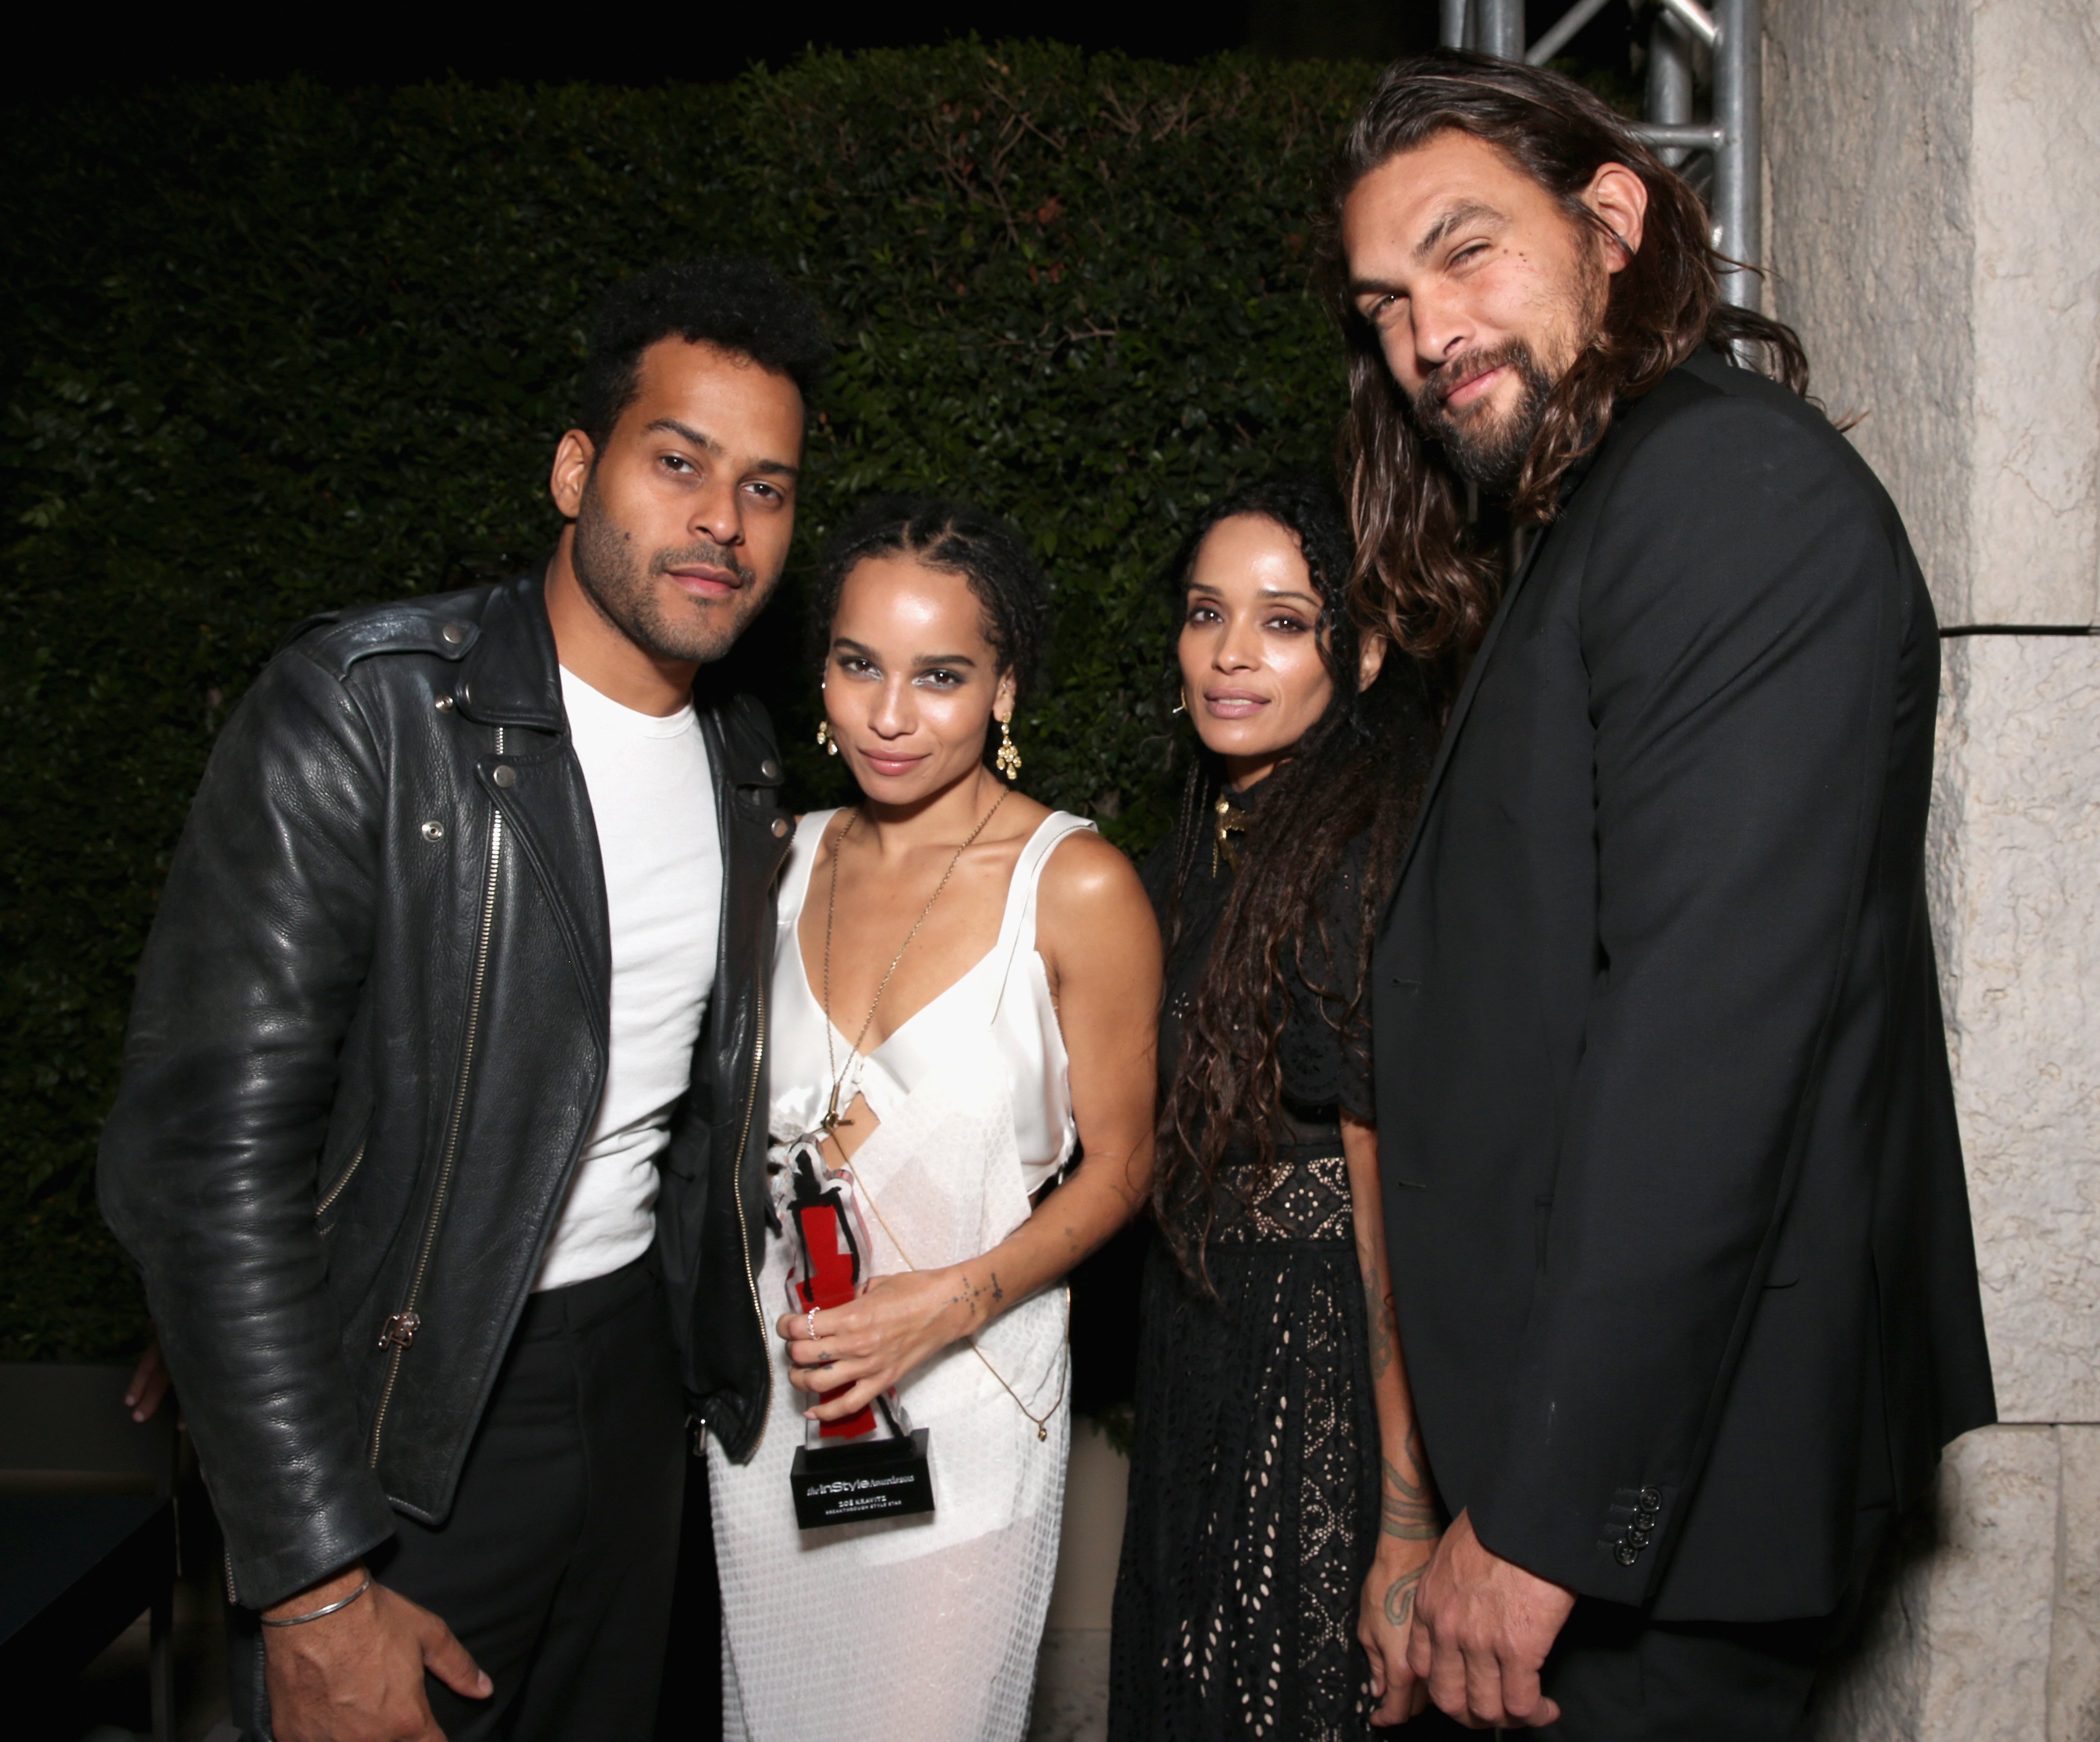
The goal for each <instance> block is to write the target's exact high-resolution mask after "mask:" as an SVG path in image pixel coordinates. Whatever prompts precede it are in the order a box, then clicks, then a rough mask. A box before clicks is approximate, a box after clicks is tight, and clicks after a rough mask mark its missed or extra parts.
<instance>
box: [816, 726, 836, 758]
mask: <svg viewBox="0 0 2100 1742" xmlns="http://www.w3.org/2000/svg"><path fill="white" fill-rule="evenodd" d="M817 742H818V743H820V744H822V745H823V747H824V748H825V749H827V750H828V751H830V752H831V753H832V755H833V756H836V755H837V754H838V753H839V741H838V740H837V739H836V738H834V737H832V722H831V721H828V720H821V721H818V723H817Z"/></svg>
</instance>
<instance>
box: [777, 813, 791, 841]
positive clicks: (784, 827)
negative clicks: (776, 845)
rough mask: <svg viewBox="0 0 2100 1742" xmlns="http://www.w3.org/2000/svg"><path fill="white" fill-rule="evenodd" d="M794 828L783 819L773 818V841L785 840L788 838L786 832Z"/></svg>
mask: <svg viewBox="0 0 2100 1742" xmlns="http://www.w3.org/2000/svg"><path fill="white" fill-rule="evenodd" d="M794 826H795V825H794V824H793V823H792V822H789V821H788V820H787V818H785V817H775V818H774V819H773V838H774V840H786V839H787V831H788V830H790V829H791V828H792V827H794Z"/></svg>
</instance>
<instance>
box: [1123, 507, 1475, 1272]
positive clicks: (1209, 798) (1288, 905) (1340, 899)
mask: <svg viewBox="0 0 2100 1742" xmlns="http://www.w3.org/2000/svg"><path fill="white" fill-rule="evenodd" d="M1240 514H1258V515H1260V516H1262V517H1264V518H1266V519H1268V520H1272V521H1273V522H1275V523H1276V524H1277V525H1278V526H1280V527H1283V528H1285V529H1286V531H1289V532H1290V533H1292V534H1294V535H1295V536H1296V538H1297V540H1298V546H1299V551H1300V552H1301V553H1303V555H1304V558H1305V567H1306V568H1307V570H1308V571H1309V572H1310V574H1311V576H1312V586H1313V590H1314V591H1315V592H1316V593H1317V594H1318V595H1319V598H1320V602H1321V606H1320V620H1319V624H1318V625H1317V635H1318V638H1319V647H1320V655H1321V659H1322V660H1323V661H1324V663H1325V664H1326V668H1327V670H1328V673H1329V675H1330V677H1332V678H1333V679H1334V683H1335V693H1334V698H1333V699H1332V700H1331V701H1330V703H1328V705H1327V708H1326V712H1324V713H1323V714H1321V717H1320V718H1319V720H1318V721H1317V722H1316V723H1315V724H1314V725H1313V726H1312V729H1311V730H1309V731H1308V732H1307V733H1306V734H1305V735H1304V738H1302V739H1299V742H1298V744H1297V747H1296V748H1295V750H1293V751H1292V752H1291V753H1290V756H1288V757H1286V759H1285V761H1283V762H1282V765H1280V766H1279V767H1278V768H1277V770H1276V772H1275V773H1274V774H1271V775H1270V776H1269V777H1268V781H1267V782H1266V783H1264V787H1263V789H1262V796H1261V808H1260V812H1259V813H1258V814H1257V816H1256V818H1255V822H1254V826H1253V827H1251V828H1250V829H1249V830H1248V831H1247V832H1246V834H1245V835H1244V836H1242V837H1241V846H1240V853H1239V868H1238V871H1237V875H1235V877H1234V879H1233V887H1232V890H1231V893H1229V896H1228V897H1227V898H1226V902H1225V906H1224V913H1223V914H1222V915H1221V916H1220V920H1219V922H1218V925H1217V928H1216V930H1215V933H1214V934H1213V936H1212V939H1211V945H1210V954H1209V955H1208V958H1207V961H1206V963H1205V965H1204V968H1203V969H1202V978H1201V979H1200V981H1198V985H1197V988H1196V991H1195V995H1194V997H1193V999H1192V1000H1191V1003H1190V1007H1189V1012H1188V1015H1187V1017H1185V1020H1184V1022H1183V1025H1182V1030H1181V1039H1182V1045H1181V1056H1180V1060H1179V1061H1178V1063H1177V1065H1176V1070H1175V1073H1174V1077H1173V1081H1172V1083H1171V1087H1169V1089H1168V1091H1167V1094H1166V1096H1165V1097H1164V1105H1162V1109H1161V1111H1160V1119H1159V1133H1158V1135H1159V1146H1158V1167H1157V1171H1155V1173H1154V1183H1153V1207H1154V1211H1155V1212H1156V1214H1157V1215H1158V1220H1159V1225H1160V1227H1161V1228H1162V1229H1163V1230H1164V1231H1165V1233H1166V1235H1167V1241H1168V1243H1169V1244H1170V1246H1172V1248H1173V1249H1174V1250H1175V1252H1176V1256H1177V1257H1178V1258H1179V1259H1180V1262H1181V1264H1182V1265H1183V1267H1184V1268H1185V1270H1187V1271H1188V1272H1189V1274H1191V1275H1192V1276H1194V1277H1202V1274H1203V1249H1204V1246H1205V1244H1206V1242H1207V1239H1208V1237H1209V1233H1210V1229H1211V1218H1212V1216H1213V1215H1214V1214H1215V1207H1216V1205H1217V1201H1218V1193H1217V1188H1218V1187H1219V1186H1220V1184H1223V1185H1224V1186H1226V1187H1227V1188H1228V1189H1239V1188H1241V1187H1242V1186H1243V1185H1244V1184H1246V1175H1245V1168H1244V1166H1243V1165H1242V1164H1243V1162H1245V1160H1246V1156H1247V1155H1248V1153H1250V1152H1251V1154H1252V1155H1253V1156H1254V1157H1255V1158H1258V1159H1259V1158H1267V1157H1268V1156H1269V1155H1271V1154H1273V1151H1274V1145H1275V1143H1276V1140H1277V1136H1279V1134H1280V1132H1281V1131H1282V1123H1283V1113H1284V1108H1283V1101H1282V1089H1283V1073H1282V1063H1281V1060H1280V1058H1279V1056H1278V1052H1277V1043H1278V1040H1279V1038H1280V1036H1281V1034H1282V1028H1283V1024H1284V1022H1285V1021H1286V1018H1287V1017H1288V1015H1289V1013H1290V1009H1291V1003H1292V1000H1291V995H1290V985H1291V981H1292V980H1293V979H1295V978H1301V977H1302V978H1303V979H1304V981H1305V982H1306V984H1307V985H1308V987H1309V989H1310V990H1312V991H1313V992H1315V993H1317V994H1323V995H1324V997H1325V998H1326V999H1337V1000H1339V1003H1340V1007H1341V1008H1340V1012H1339V1015H1338V1016H1336V1017H1335V1021H1336V1025H1337V1027H1338V1028H1340V1027H1343V1026H1345V1025H1348V1023H1349V1022H1350V1021H1352V1020H1353V1018H1354V1017H1356V1015H1357V1009H1358V1007H1359V1004H1360V1003H1361V999H1363V998H1364V997H1365V995H1366V991H1367V988H1368V986H1369V985H1370V954H1371V946H1372V943H1373V941H1374V934H1375V933H1376V931H1377V929H1378V920H1379V915H1380V913H1381V911H1383V906H1384V903H1385V897H1386V894H1387V891H1388V889H1389V888H1390V886H1391V884H1392V877H1393V874H1394V871H1396V868H1397V867H1398V864H1399V861H1400V855H1401V850H1402V849H1403V848H1404V847H1405V845H1406V840H1407V833H1408V830H1409V827H1410V825H1411V824H1412V822H1413V821H1414V812H1415V807H1416V806H1417V805H1418V803H1419V802H1420V800H1421V794H1422V787H1423V779H1424V777H1425V776H1426V774H1427V771H1428V765H1429V759H1430V756H1431V753H1432V751H1433V749H1434V747H1435V735H1434V734H1435V726H1434V724H1433V721H1432V716H1431V710H1430V707H1429V703H1428V697H1427V690H1426V686H1425V685H1424V682H1423V672H1422V669H1421V668H1420V667H1419V666H1418V664H1417V663H1416V662H1415V661H1414V659H1411V658H1410V657H1409V656H1408V655H1406V654H1405V653H1404V652H1401V651H1400V650H1393V651H1392V652H1389V653H1388V655H1387V658H1386V662H1385V667H1384V669H1383V671H1382V672H1381V673H1379V677H1378V679H1377V681H1375V682H1374V683H1373V684H1371V685H1370V687H1369V688H1368V689H1365V690H1359V689H1358V688H1357V673H1358V670H1359V668H1360V659H1361V647H1362V640H1361V631H1360V630H1359V628H1358V627H1357V624H1356V623H1355V621H1354V620H1353V619H1352V616H1351V615H1350V610H1349V593H1350V579H1351V576H1352V573H1353V571H1354V568H1355V563H1354V561H1353V556H1354V552H1353V550H1352V546H1351V545H1350V542H1349V535H1348V523H1347V521H1346V519H1345V518H1343V513H1342V506H1341V503H1340V501H1339V499H1338V498H1337V497H1336V496H1335V492H1333V490H1332V489H1330V488H1329V487H1326V486H1323V485H1321V484H1318V483H1313V482H1312V481H1311V480H1308V479H1300V478H1270V479H1267V480H1264V481H1263V482H1261V483H1255V484H1252V485H1249V486H1247V487H1245V488H1242V489H1241V490H1238V491H1236V492H1233V494H1232V495H1230V496H1227V497H1226V498H1225V499H1224V501H1220V502H1219V503H1218V504H1217V505H1215V507H1213V508H1211V509H1210V510H1209V512H1208V513H1207V514H1205V515H1204V516H1203V517H1202V519H1200V520H1199V521H1198V523H1197V524H1196V526H1195V527H1194V529H1193V531H1191V532H1190V533H1189V537H1188V539H1187V540H1186V541H1185V543H1184V544H1183V545H1182V548H1181V551H1180V556H1179V558H1177V560H1176V563H1175V566H1174V567H1173V568H1172V569H1171V571H1170V576H1171V581H1172V584H1173V588H1174V593H1175V598H1176V604H1177V606H1179V607H1180V610H1177V613H1176V616H1177V620H1178V619H1179V617H1180V615H1181V614H1182V612H1183V611H1185V609H1186V602H1187V589H1188V582H1189V573H1190V571H1191V570H1193V567H1195V562H1196V557H1197V553H1198V551H1200V550H1201V549H1202V544H1203V540H1205V539H1206V538H1207V536H1209V535H1210V533H1211V529H1212V528H1213V527H1215V526H1217V524H1218V523H1220V521H1223V520H1227V519H1230V518H1233V517H1234V516H1236V515H1240ZM1169 664H1170V668H1171V669H1173V670H1174V681H1175V683H1176V686H1178V685H1179V682H1180V673H1179V670H1178V668H1176V667H1175V666H1174V664H1173V662H1172V661H1171V660H1170V662H1169ZM1224 780H1225V770H1224V764H1223V763H1222V762H1221V761H1220V759H1219V758H1218V757H1217V756H1215V755H1214V754H1212V753H1211V752H1210V751H1208V750H1207V749H1205V748H1202V744H1201V743H1200V742H1198V744H1197V747H1196V750H1195V753H1194V756H1193V759H1192V763H1191V766H1190V768H1189V777H1188V780H1187V783H1186V785H1185V787H1184V789H1183V793H1182V800H1181V811H1180V821H1179V822H1178V824H1177V826H1176V831H1175V835H1174V837H1173V840H1174V858H1173V864H1172V870H1171V875H1170V878H1169V880H1168V883H1167V890H1166V900H1165V902H1164V912H1163V914H1162V920H1163V930H1164V933H1165V937H1166V945H1167V959H1168V960H1169V961H1170V963H1171V961H1173V960H1174V959H1175V957H1176V953H1177V952H1178V951H1179V950H1180V949H1182V948H1183V947H1185V944H1186V940H1185V938H1184V936H1183V933H1184V930H1185V925H1184V918H1185V907H1186V901H1185V897H1186V895H1187V892H1188V888H1189V879H1190V877H1191V876H1192V875H1195V873H1196V870H1197V867H1198V866H1199V865H1200V866H1204V867H1207V865H1208V862H1209V855H1210V852H1211V839H1212V835H1211V829H1212V822H1211V811H1212V806H1213V805H1214V804H1215V801H1216V800H1217V797H1218V795H1219V793H1220V792H1221V791H1222V789H1223V787H1224ZM1359 839H1361V840H1362V841H1363V843H1364V847H1363V856H1362V860H1361V868H1360V871H1358V875H1357V877H1356V880H1355V884H1354V887H1345V886H1344V885H1345V882H1346V880H1345V879H1344V876H1343V871H1344V857H1345V855H1348V854H1349V853H1350V849H1351V847H1352V843H1354V842H1356V841H1357V840H1359ZM1336 922H1340V923H1341V924H1344V925H1346V926H1347V928H1348V939H1347V941H1348V942H1349V943H1350V944H1351V945H1352V946H1353V956H1354V961H1353V966H1354V968H1355V972H1353V974H1352V975H1350V976H1349V977H1348V981H1347V984H1346V987H1344V986H1337V985H1335V984H1333V983H1332V972H1333V968H1334V967H1335V965H1336V964H1335V946H1336V944H1337V942H1339V941H1338V940H1337V939H1335V937H1332V936H1330V928H1333V927H1334V926H1335V924H1336ZM1328 1008H1330V1012H1332V1010H1333V1008H1334V1007H1333V1005H1331V1004H1330V1006H1329V1007H1328Z"/></svg>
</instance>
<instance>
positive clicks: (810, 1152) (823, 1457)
mask: <svg viewBox="0 0 2100 1742" xmlns="http://www.w3.org/2000/svg"><path fill="white" fill-rule="evenodd" d="M788 1171H789V1180H790V1187H791V1189H790V1193H789V1196H788V1201H787V1215H788V1219H789V1222H790V1224H791V1225H792V1228H793V1231H794V1235H795V1248H794V1255H793V1263H792V1271H791V1274H790V1277H789V1280H788V1285H787V1288H788V1296H789V1303H790V1305H791V1306H792V1308H793V1310H794V1311H796V1312H805V1313H806V1312H810V1311H812V1310H814V1311H816V1312H823V1309H824V1308H827V1307H843V1306H845V1304H846V1303H848V1302H849V1301H850V1300H852V1299H854V1297H855V1296H857V1295H858V1294H859V1293H860V1292H861V1290H862V1288H863V1287H865V1286H866V1281H867V1279H866V1277H865V1275H864V1273H863V1272H864V1269H865V1260H864V1257H863V1255H864V1254H865V1253H866V1252H867V1233H866V1231H865V1229H864V1228H862V1225H861V1222H860V1214H859V1206H858V1205H857V1204H856V1203H855V1202H854V1189H853V1178H852V1175H849V1174H845V1173H834V1172H832V1170H831V1169H830V1168H828V1167H827V1166H825V1165H824V1162H823V1158H822V1157H821V1156H820V1155H818V1153H817V1147H816V1145H815V1144H814V1143H812V1142H810V1141H808V1140H804V1141H801V1142H799V1143H797V1144H795V1146H794V1147H793V1149H792V1150H791V1151H790V1153H789V1157H788ZM840 1389H844V1387H841V1388H840ZM836 1396H838V1392H837V1391H821V1392H818V1393H817V1394H815V1401H817V1402H818V1403H823V1402H824V1401H826V1400H828V1399H830V1398H832V1397H836ZM878 1416H879V1419H878ZM926 1442H927V1431H926V1430H925V1429H924V1428H923V1427H921V1428H920V1429H919V1430H917V1431H913V1430H912V1427H911V1422H910V1421H909V1420H908V1419H907V1418H906V1416H905V1413H904V1409H903V1406H902V1405H901V1404H899V1403H898V1400H897V1394H896V1393H895V1392H894V1391H886V1392H885V1393H884V1394H883V1395H882V1396H880V1397H879V1398H877V1399H876V1401H875V1403H873V1404H871V1405H863V1406H862V1407H861V1408H860V1409H856V1410H855V1411H854V1413H852V1414H851V1415H849V1416H845V1417H842V1418H840V1419H839V1420H837V1421H836V1422H807V1423H805V1443H804V1444H802V1445H801V1446H798V1447H797V1448H796V1452H795V1462H794V1465H793V1467H792V1470H791V1471H789V1475H788V1482H789V1485H790V1486H791V1487H792V1489H793V1490H794V1494H795V1519H796V1523H797V1524H799V1525H800V1526H801V1528H803V1529H805V1530H814V1529H815V1528H818V1526H820V1525H824V1524H848V1523H851V1522H854V1521H857V1520H858V1519H869V1518H894V1517H901V1516H903V1515H907V1514H910V1513H914V1512H931V1511H932V1510H933V1476H932V1474H931V1472H930V1471H929V1470H928V1468H927V1466H926Z"/></svg>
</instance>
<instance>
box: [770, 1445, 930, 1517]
mask: <svg viewBox="0 0 2100 1742" xmlns="http://www.w3.org/2000/svg"><path fill="white" fill-rule="evenodd" d="M787 1485H788V1486H789V1487H790V1488H792V1489H793V1490H794V1491H795V1522H796V1524H799V1525H800V1526H801V1528H803V1529H805V1530H815V1529H817V1528H819V1527H820V1526H823V1525H825V1524H858V1522H859V1521H860V1520H861V1519H868V1518H905V1517H908V1516H909V1515H911V1514H912V1513H914V1512H931V1511H932V1510H933V1473H932V1471H929V1470H928V1469H927V1467H926V1430H925V1429H924V1428H923V1427H921V1428H918V1429H916V1430H915V1431H914V1432H913V1433H912V1435H911V1438H910V1439H908V1440H889V1439H883V1440H859V1441H857V1442H856V1443H855V1444H852V1445H827V1446H811V1445H804V1446H797V1447H796V1449H795V1462H794V1464H793V1466H792V1468H791V1469H790V1470H789V1471H788V1472H787Z"/></svg>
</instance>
